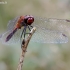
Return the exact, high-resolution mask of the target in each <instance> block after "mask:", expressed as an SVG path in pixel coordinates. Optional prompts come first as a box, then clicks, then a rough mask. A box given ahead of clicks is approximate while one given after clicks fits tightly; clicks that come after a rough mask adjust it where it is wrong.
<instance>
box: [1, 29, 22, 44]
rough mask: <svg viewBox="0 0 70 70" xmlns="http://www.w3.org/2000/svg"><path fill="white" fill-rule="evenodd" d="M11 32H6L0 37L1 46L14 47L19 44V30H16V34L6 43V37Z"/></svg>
mask: <svg viewBox="0 0 70 70" xmlns="http://www.w3.org/2000/svg"><path fill="white" fill-rule="evenodd" d="M11 32H12V30H9V31H7V32H6V33H4V34H2V35H0V40H1V42H2V43H3V44H6V45H14V44H18V43H20V42H19V41H20V32H21V30H17V32H16V33H15V34H14V35H13V36H12V38H11V39H10V40H9V41H7V42H6V38H7V36H8V35H9V34H10V33H11Z"/></svg>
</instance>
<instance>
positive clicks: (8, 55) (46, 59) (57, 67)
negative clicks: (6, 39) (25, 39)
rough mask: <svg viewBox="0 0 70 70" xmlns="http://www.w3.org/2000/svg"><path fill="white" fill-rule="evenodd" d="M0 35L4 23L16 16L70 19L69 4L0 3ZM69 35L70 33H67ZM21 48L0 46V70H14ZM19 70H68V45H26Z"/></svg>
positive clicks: (64, 0)
mask: <svg viewBox="0 0 70 70" xmlns="http://www.w3.org/2000/svg"><path fill="white" fill-rule="evenodd" d="M2 1H3V2H5V1H6V2H7V4H0V32H1V33H2V32H4V31H6V28H7V23H8V21H9V20H10V19H13V18H14V17H16V16H19V15H35V16H38V17H47V18H59V19H70V0H0V2H2ZM69 34H70V33H69ZM20 53H21V47H20V46H19V45H18V44H17V46H7V45H3V44H1V43H0V70H16V69H17V66H18V62H19V57H20ZM23 70H70V43H69V42H68V43H66V44H40V43H31V42H30V43H29V46H28V48H27V52H26V55H25V59H24V64H23Z"/></svg>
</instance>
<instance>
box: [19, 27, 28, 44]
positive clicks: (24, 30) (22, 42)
mask: <svg viewBox="0 0 70 70" xmlns="http://www.w3.org/2000/svg"><path fill="white" fill-rule="evenodd" d="M26 28H27V27H26V26H25V27H24V29H23V31H22V33H21V37H20V42H21V45H22V44H24V43H25V34H26ZM23 33H24V39H23V41H22V40H21V39H22V35H23Z"/></svg>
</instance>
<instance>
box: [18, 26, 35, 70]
mask: <svg viewBox="0 0 70 70" xmlns="http://www.w3.org/2000/svg"><path fill="white" fill-rule="evenodd" d="M35 31H36V27H33V28H32V30H31V31H30V34H28V37H27V39H26V40H25V43H24V44H23V43H22V48H21V49H22V51H21V56H20V60H19V64H18V68H17V70H22V66H23V61H24V55H25V52H26V49H27V46H28V43H29V41H30V39H31V37H32V35H33V34H34V32H35Z"/></svg>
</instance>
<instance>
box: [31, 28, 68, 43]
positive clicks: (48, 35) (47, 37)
mask: <svg viewBox="0 0 70 70" xmlns="http://www.w3.org/2000/svg"><path fill="white" fill-rule="evenodd" d="M31 41H33V42H39V43H67V42H68V38H67V36H66V35H65V34H63V33H61V32H58V31H50V30H39V29H38V30H37V31H36V32H35V33H34V35H33V37H32V39H31Z"/></svg>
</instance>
